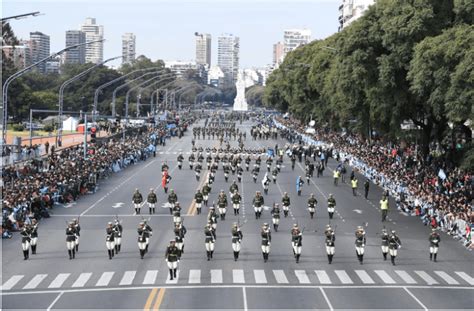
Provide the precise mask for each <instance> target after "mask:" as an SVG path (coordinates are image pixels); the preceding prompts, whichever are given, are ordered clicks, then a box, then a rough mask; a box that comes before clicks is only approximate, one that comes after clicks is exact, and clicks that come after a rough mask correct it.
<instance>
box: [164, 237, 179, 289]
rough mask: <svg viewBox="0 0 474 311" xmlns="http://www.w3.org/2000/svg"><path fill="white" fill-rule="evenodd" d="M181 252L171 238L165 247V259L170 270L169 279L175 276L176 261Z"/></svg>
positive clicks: (177, 261)
mask: <svg viewBox="0 0 474 311" xmlns="http://www.w3.org/2000/svg"><path fill="white" fill-rule="evenodd" d="M180 256H181V253H180V251H179V249H178V247H177V246H176V241H175V240H171V241H170V244H169V245H168V247H166V253H165V260H166V263H167V265H168V269H169V272H170V280H173V278H176V271H177V270H178V263H179V258H180Z"/></svg>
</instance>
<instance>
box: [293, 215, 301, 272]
mask: <svg viewBox="0 0 474 311" xmlns="http://www.w3.org/2000/svg"><path fill="white" fill-rule="evenodd" d="M302 242H303V233H302V232H301V230H300V228H299V227H298V225H297V224H294V225H293V229H291V246H292V248H293V254H294V255H295V258H296V263H299V262H300V256H301V247H302V246H303V243H302Z"/></svg>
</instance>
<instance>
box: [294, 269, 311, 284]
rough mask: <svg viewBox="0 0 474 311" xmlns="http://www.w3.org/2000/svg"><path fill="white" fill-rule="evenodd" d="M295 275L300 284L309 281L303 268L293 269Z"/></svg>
mask: <svg viewBox="0 0 474 311" xmlns="http://www.w3.org/2000/svg"><path fill="white" fill-rule="evenodd" d="M295 275H296V277H297V278H298V282H299V283H300V284H309V283H311V282H310V281H309V278H308V275H307V274H306V271H304V270H295Z"/></svg>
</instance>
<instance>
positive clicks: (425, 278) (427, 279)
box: [415, 271, 439, 285]
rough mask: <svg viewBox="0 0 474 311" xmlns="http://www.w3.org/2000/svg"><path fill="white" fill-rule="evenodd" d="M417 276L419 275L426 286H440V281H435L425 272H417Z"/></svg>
mask: <svg viewBox="0 0 474 311" xmlns="http://www.w3.org/2000/svg"><path fill="white" fill-rule="evenodd" d="M415 273H416V274H418V276H419V277H420V278H422V279H423V281H425V282H426V284H428V285H434V284H439V283H438V281H436V280H435V279H433V278H432V277H431V276H430V275H429V274H428V273H426V272H425V271H415Z"/></svg>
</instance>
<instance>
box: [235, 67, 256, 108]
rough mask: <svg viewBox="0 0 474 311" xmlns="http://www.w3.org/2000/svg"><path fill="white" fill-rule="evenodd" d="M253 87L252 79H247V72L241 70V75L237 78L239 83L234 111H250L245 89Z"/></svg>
mask: <svg viewBox="0 0 474 311" xmlns="http://www.w3.org/2000/svg"><path fill="white" fill-rule="evenodd" d="M252 85H253V81H252V80H251V79H246V77H245V72H244V71H243V70H239V75H238V76H237V82H236V83H235V88H236V89H237V95H236V96H235V99H234V111H247V110H249V108H248V105H247V100H246V99H245V89H246V88H247V87H249V86H252Z"/></svg>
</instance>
